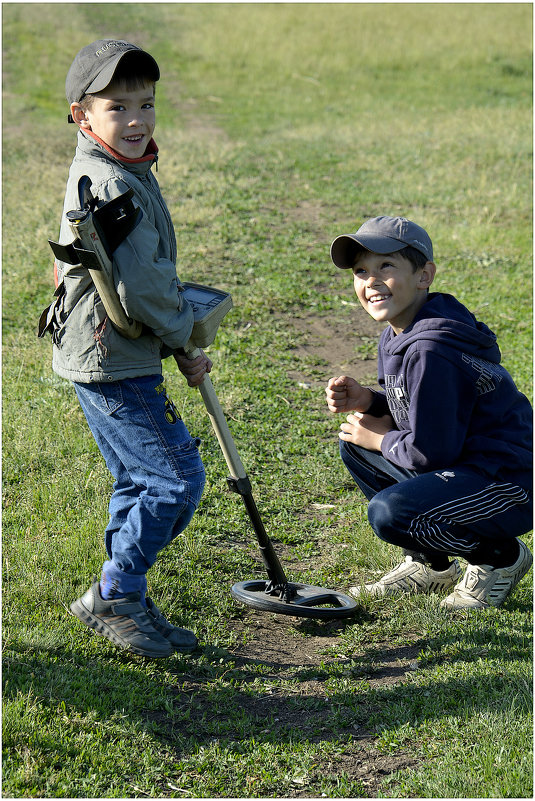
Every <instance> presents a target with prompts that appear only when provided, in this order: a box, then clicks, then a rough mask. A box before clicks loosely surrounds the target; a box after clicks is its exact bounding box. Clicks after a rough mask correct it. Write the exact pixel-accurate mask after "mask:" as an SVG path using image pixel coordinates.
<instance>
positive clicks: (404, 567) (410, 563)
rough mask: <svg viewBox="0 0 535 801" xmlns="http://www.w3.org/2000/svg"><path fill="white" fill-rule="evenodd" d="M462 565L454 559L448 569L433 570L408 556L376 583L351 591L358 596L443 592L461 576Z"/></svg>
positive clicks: (351, 593) (377, 596)
mask: <svg viewBox="0 0 535 801" xmlns="http://www.w3.org/2000/svg"><path fill="white" fill-rule="evenodd" d="M461 573H462V570H461V566H460V565H459V562H458V561H457V559H454V560H453V562H452V564H451V565H450V566H449V567H448V569H447V570H431V568H430V567H429V566H428V565H424V564H423V563H422V562H418V561H415V560H414V559H413V558H412V556H406V557H405V559H404V561H403V562H401V564H399V565H398V566H397V567H395V568H394V569H393V570H391V571H390V573H387V574H386V575H385V576H383V577H382V578H381V579H379V581H376V582H375V583H374V584H362V585H360V586H356V587H350V589H349V593H350V595H353V596H355V597H358V596H359V595H361V594H362V593H363V594H365V595H373V596H374V597H376V598H380V597H382V596H383V595H394V594H396V593H400V592H417V593H428V592H441V591H443V590H449V589H450V587H453V586H454V585H455V583H456V582H457V581H458V580H459V578H460V577H461Z"/></svg>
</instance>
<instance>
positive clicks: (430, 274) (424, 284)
mask: <svg viewBox="0 0 535 801" xmlns="http://www.w3.org/2000/svg"><path fill="white" fill-rule="evenodd" d="M436 271H437V266H436V264H435V262H434V261H427V262H426V263H425V264H424V266H423V267H422V272H421V273H420V279H419V281H418V289H429V287H430V286H431V284H432V283H433V281H434V279H435V274H436Z"/></svg>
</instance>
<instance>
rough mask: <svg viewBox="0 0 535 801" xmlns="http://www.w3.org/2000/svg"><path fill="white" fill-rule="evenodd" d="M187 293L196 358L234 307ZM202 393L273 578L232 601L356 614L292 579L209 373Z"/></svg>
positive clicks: (209, 294)
mask: <svg viewBox="0 0 535 801" xmlns="http://www.w3.org/2000/svg"><path fill="white" fill-rule="evenodd" d="M184 289H185V295H186V298H187V300H188V301H189V303H190V304H191V306H192V308H193V314H194V319H195V323H194V326H193V333H192V336H191V339H190V341H189V343H188V346H187V347H186V354H187V355H188V357H189V358H190V359H194V358H196V357H197V356H198V355H199V353H200V351H199V348H207V347H208V346H209V345H211V344H212V342H213V341H214V339H215V336H216V333H217V329H218V327H219V324H220V322H221V321H222V319H223V317H224V316H225V315H226V314H227V312H228V311H230V309H231V308H232V299H231V297H230V295H229V294H227V293H226V292H222V291H221V290H218V289H212V288H211V287H206V286H201V285H199V284H190V283H184ZM199 390H200V393H201V395H202V399H203V401H204V405H205V406H206V410H207V412H208V415H209V417H210V421H211V423H212V426H213V428H214V431H215V433H216V436H217V439H218V440H219V445H220V446H221V450H222V452H223V456H224V457H225V461H226V463H227V467H228V469H229V470H230V477H229V478H227V481H228V485H229V487H230V489H231V490H232V491H233V492H237V493H238V494H239V495H241V497H242V499H243V502H244V504H245V508H246V509H247V513H248V515H249V518H250V520H251V523H252V526H253V529H254V532H255V534H256V538H257V540H258V544H259V546H260V553H261V555H262V561H263V563H264V566H265V568H266V571H267V575H268V580H267V581H265V580H260V579H253V580H251V581H242V582H240V583H238V584H234V586H233V587H232V588H231V590H230V591H231V593H232V595H233V597H234V598H236V600H238V601H241V602H242V603H244V604H248V605H249V606H254V607H255V608H256V609H261V610H262V611H264V612H277V613H279V614H283V615H295V616H296V617H314V618H323V619H330V618H340V617H349V616H350V615H353V614H354V612H355V610H356V606H357V604H356V601H355V600H354V599H353V598H350V597H349V596H347V595H344V594H343V593H341V592H337V591H336V590H326V589H323V587H315V586H313V585H310V584H300V583H291V582H289V581H288V579H287V578H286V576H285V574H284V570H283V569H282V566H281V564H280V562H279V559H278V557H277V554H276V553H275V550H274V548H273V545H272V543H271V540H270V539H269V537H268V535H267V533H266V530H265V528H264V525H263V523H262V520H261V518H260V514H259V512H258V509H257V507H256V503H255V501H254V498H253V494H252V491H251V482H250V481H249V478H248V476H247V473H246V472H245V468H244V466H243V464H242V461H241V459H240V457H239V455H238V451H237V450H236V446H235V444H234V440H233V439H232V435H231V433H230V430H229V427H228V425H227V421H226V419H225V416H224V414H223V410H222V408H221V404H220V403H219V400H218V398H217V395H216V393H215V390H214V387H213V385H212V381H211V379H210V376H209V375H208V374H207V375H205V377H204V380H203V382H202V384H201V385H200V386H199Z"/></svg>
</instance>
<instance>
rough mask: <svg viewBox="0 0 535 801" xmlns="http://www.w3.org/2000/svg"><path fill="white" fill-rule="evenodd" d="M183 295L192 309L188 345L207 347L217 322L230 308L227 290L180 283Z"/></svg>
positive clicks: (214, 332) (215, 332) (215, 330)
mask: <svg viewBox="0 0 535 801" xmlns="http://www.w3.org/2000/svg"><path fill="white" fill-rule="evenodd" d="M182 286H183V287H184V296H185V298H186V300H187V301H188V303H189V304H190V306H191V307H192V309H193V318H194V323H193V331H192V332H191V337H190V341H189V345H190V346H194V347H196V348H207V347H208V346H209V345H211V344H212V342H213V341H214V339H215V337H216V334H217V329H218V328H219V324H220V323H221V321H222V320H223V317H225V315H226V314H227V313H228V312H229V311H230V310H231V309H232V298H231V296H230V295H229V294H228V292H223V291H222V290H221V289H213V288H212V287H209V286H203V285H202V284H192V283H189V282H187V281H184V282H183V283H182Z"/></svg>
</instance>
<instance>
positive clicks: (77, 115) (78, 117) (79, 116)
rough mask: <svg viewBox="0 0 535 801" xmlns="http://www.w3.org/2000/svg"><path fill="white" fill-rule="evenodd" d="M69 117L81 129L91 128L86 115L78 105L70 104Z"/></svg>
mask: <svg viewBox="0 0 535 801" xmlns="http://www.w3.org/2000/svg"><path fill="white" fill-rule="evenodd" d="M71 117H72V118H73V120H74V122H75V123H76V124H77V125H80V126H81V127H82V128H91V125H90V123H89V120H88V119H87V115H86V113H85V111H84V109H83V108H82V106H81V105H80V103H71Z"/></svg>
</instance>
